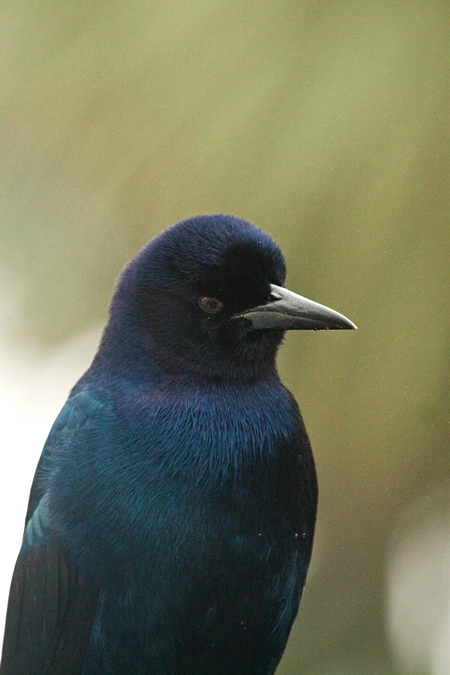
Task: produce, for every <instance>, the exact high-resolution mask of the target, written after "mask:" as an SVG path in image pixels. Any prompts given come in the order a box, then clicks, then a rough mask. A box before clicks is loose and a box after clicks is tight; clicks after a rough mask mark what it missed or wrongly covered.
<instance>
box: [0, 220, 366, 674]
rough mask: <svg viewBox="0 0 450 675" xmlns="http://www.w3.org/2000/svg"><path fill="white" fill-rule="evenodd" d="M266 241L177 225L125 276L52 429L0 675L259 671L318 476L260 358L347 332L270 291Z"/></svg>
mask: <svg viewBox="0 0 450 675" xmlns="http://www.w3.org/2000/svg"><path fill="white" fill-rule="evenodd" d="M285 277H286V265H285V261H284V257H283V254H282V252H281V250H280V248H279V247H278V245H277V244H276V243H275V242H274V241H273V239H272V238H271V237H270V236H269V235H268V234H266V233H265V232H263V231H262V230H261V229H259V228H258V227H256V226H255V225H253V224H252V223H250V222H248V221H246V220H243V219H241V218H238V217H235V216H230V215H224V214H213V215H202V216H194V217H191V218H188V219H185V220H183V221H181V222H179V223H177V224H175V225H173V226H172V227H169V228H168V229H167V230H165V231H164V232H162V233H161V234H160V235H159V236H157V237H156V238H154V239H153V240H151V241H150V242H149V243H148V244H147V245H146V246H145V247H144V248H143V249H142V250H141V251H140V252H139V253H138V254H137V255H136V257H135V258H133V260H132V261H131V262H130V263H129V264H128V265H127V266H126V267H125V269H124V271H123V272H122V274H121V276H120V278H119V281H118V283H117V285H116V288H115V292H114V294H113V298H112V301H111V304H110V310H109V320H108V323H107V325H106V328H105V330H104V333H103V336H102V339H101V342H100V346H99V348H98V351H97V353H96V355H95V357H94V359H93V362H92V365H91V366H90V368H89V369H88V370H87V371H86V373H85V374H84V375H83V376H82V377H81V379H80V380H79V381H78V383H77V384H76V385H75V386H74V387H73V389H72V390H71V392H70V395H69V397H68V400H67V402H66V404H65V405H64V407H63V408H62V411H61V413H60V414H59V416H58V417H57V419H56V421H55V423H54V425H53V427H52V428H51V430H50V433H49V436H48V439H47V441H46V443H45V446H44V449H43V452H42V455H41V458H40V460H39V463H38V466H37V469H36V473H35V477H34V481H33V484H32V487H31V491H30V499H29V505H28V510H27V515H26V524H25V530H24V535H23V542H22V547H21V550H20V552H19V556H18V559H17V563H16V566H15V570H14V574H13V579H12V582H11V589H10V596H9V603H8V610H7V618H6V627H5V636H4V643H3V652H2V662H1V666H0V674H1V675H119V674H120V675H272V674H273V673H274V672H275V670H276V668H277V666H278V663H279V661H280V659H281V657H282V654H283V651H284V649H285V646H286V642H287V640H288V636H289V633H290V630H291V627H292V624H293V622H294V619H295V617H296V614H297V611H298V607H299V603H300V599H301V595H302V590H303V586H304V583H305V580H306V575H307V571H308V566H309V562H310V558H311V553H312V546H313V536H314V527H315V520H316V510H317V497H318V488H317V478H316V471H315V467H314V460H313V455H312V451H311V446H310V443H309V440H308V435H307V432H306V429H305V426H304V423H303V420H302V417H301V414H300V411H299V408H298V405H297V403H296V401H295V399H294V397H293V396H292V394H291V393H290V392H289V391H288V390H287V389H286V388H285V386H284V385H283V384H282V382H281V380H280V378H279V375H278V372H277V367H276V354H277V350H278V348H279V346H280V344H281V343H282V341H283V337H284V334H285V332H286V331H287V330H322V329H354V328H356V326H355V325H354V324H353V323H352V322H351V321H350V320H349V319H347V318H346V317H344V316H343V315H342V314H339V313H338V312H335V311H333V310H331V309H329V308H327V307H325V306H323V305H320V304H318V303H315V302H313V301H311V300H308V299H306V298H304V297H302V296H299V295H297V294H295V293H293V292H292V291H289V290H288V289H286V288H285V286H284V283H285Z"/></svg>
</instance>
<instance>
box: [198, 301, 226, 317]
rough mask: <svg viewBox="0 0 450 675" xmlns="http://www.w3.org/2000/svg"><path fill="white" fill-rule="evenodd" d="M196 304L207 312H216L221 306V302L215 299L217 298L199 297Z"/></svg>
mask: <svg viewBox="0 0 450 675" xmlns="http://www.w3.org/2000/svg"><path fill="white" fill-rule="evenodd" d="M198 304H199V305H200V307H201V308H202V310H203V311H204V312H207V313H208V314H217V313H218V312H220V310H221V309H222V307H223V303H221V302H220V300H217V298H200V300H199V301H198Z"/></svg>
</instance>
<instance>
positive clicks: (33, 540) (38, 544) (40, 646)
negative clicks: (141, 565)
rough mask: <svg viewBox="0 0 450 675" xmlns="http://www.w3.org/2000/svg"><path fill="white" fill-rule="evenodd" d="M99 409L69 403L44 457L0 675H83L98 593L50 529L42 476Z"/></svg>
mask: <svg viewBox="0 0 450 675" xmlns="http://www.w3.org/2000/svg"><path fill="white" fill-rule="evenodd" d="M99 407H101V403H99V401H98V400H96V399H95V398H93V397H92V396H90V395H87V394H86V393H81V394H78V395H76V396H74V397H73V398H71V399H69V401H68V402H67V403H66V405H65V407H64V408H63V410H62V411H61V413H60V415H59V417H58V418H57V420H56V422H55V424H54V425H53V428H52V430H51V432H50V435H49V437H48V439H47V442H46V444H45V447H44V450H43V452H42V456H41V459H40V461H39V464H38V469H37V471H36V475H35V479H34V482H33V486H32V489H31V493H30V503H29V507H28V513H27V521H26V527H25V532H24V537H23V542H22V548H21V550H20V553H19V557H18V559H17V562H16V567H15V570H14V575H13V579H12V582H11V590H10V595H9V602H8V611H7V616H6V626H5V638H4V643H3V654H2V662H1V665H0V675H78V674H79V673H81V669H82V666H83V661H84V656H85V652H86V647H87V644H88V640H89V636H90V633H91V629H92V623H93V620H94V615H95V611H96V606H97V599H98V589H97V588H96V587H95V586H94V584H93V583H92V582H91V581H90V580H88V579H87V578H83V576H82V575H80V574H79V573H78V572H77V570H76V569H75V567H74V565H73V563H72V562H71V560H70V559H69V557H68V555H67V553H66V551H65V549H64V546H63V544H62V541H61V539H60V537H59V536H58V533H57V532H55V531H54V530H53V528H52V527H51V525H50V521H49V497H48V494H47V492H46V491H45V481H44V480H43V478H42V475H41V474H42V472H45V471H47V470H51V465H52V462H53V457H54V456H55V454H56V453H57V452H58V451H59V450H60V449H61V448H62V447H64V446H65V445H66V444H68V443H70V441H71V439H73V438H74V436H76V434H77V433H78V431H79V429H80V428H81V427H83V426H84V424H85V423H86V421H87V420H88V419H89V417H91V416H92V414H94V413H95V411H96V410H98V408H99Z"/></svg>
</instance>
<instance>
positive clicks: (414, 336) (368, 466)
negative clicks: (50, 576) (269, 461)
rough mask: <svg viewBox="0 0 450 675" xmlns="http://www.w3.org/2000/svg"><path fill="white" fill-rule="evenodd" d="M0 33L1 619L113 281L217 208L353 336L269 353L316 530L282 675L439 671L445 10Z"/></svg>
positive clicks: (288, 10)
mask: <svg viewBox="0 0 450 675" xmlns="http://www.w3.org/2000/svg"><path fill="white" fill-rule="evenodd" d="M0 35H1V37H0V62H1V68H0V167H1V168H0V238H1V239H0V243H1V246H0V369H1V376H0V403H1V405H0V434H1V451H0V482H1V484H0V500H1V503H0V517H1V522H0V526H1V531H2V555H1V569H0V575H1V576H0V602H1V616H2V618H1V619H0V621H3V615H4V610H5V606H6V600H7V593H8V589H9V581H10V576H11V573H12V568H13V565H14V561H15V558H16V555H17V552H18V549H19V546H20V540H21V535H22V523H23V519H24V516H25V510H26V504H27V496H28V491H29V487H30V484H31V480H32V476H33V473H34V469H35V465H36V462H37V459H38V456H39V453H40V450H41V447H42V444H43V442H44V440H45V437H46V435H47V433H48V430H49V428H50V425H51V423H52V421H53V419H54V417H55V416H56V414H57V412H58V411H59V409H60V407H61V406H62V404H63V403H64V400H65V398H66V396H67V393H68V391H69V389H70V387H71V386H72V385H73V384H74V382H75V381H76V380H77V378H78V377H79V376H80V375H81V373H82V372H83V370H84V369H85V368H86V367H87V366H88V365H89V362H90V360H91V358H92V356H93V354H94V352H95V349H96V345H97V342H98V339H99V336H100V334H101V329H102V325H103V324H104V322H105V319H106V316H107V306H108V302H109V298H110V296H111V292H112V290H113V287H114V281H115V278H116V277H117V275H118V273H119V272H120V270H121V268H122V266H123V265H124V264H125V263H126V262H127V261H128V259H129V258H130V257H132V256H133V255H134V254H135V253H136V252H137V251H138V250H139V248H140V247H141V246H143V244H144V243H145V242H146V241H148V240H149V239H150V238H152V237H153V236H154V235H156V234H157V233H158V232H160V231H161V230H162V229H164V228H166V227H167V226H169V225H171V224H172V223H174V222H176V221H177V220H179V219H181V218H185V217H187V216H190V215H193V214H198V213H206V212H225V213H232V214H235V215H239V216H241V217H244V218H247V219H249V220H252V221H254V222H255V223H257V224H258V225H259V226H260V227H262V228H263V229H265V230H267V231H268V232H269V233H270V234H271V235H272V236H273V237H274V238H275V239H276V240H277V241H278V242H279V244H280V245H281V247H282V248H283V250H284V252H285V254H286V258H287V263H288V280H287V283H288V286H289V288H291V289H292V290H294V291H297V292H299V293H300V294H302V295H305V296H307V297H310V298H312V299H314V300H316V301H318V302H321V303H323V304H326V305H328V306H330V307H333V308H334V309H336V310H338V311H340V312H342V313H344V314H346V315H347V316H348V317H349V318H351V319H352V320H353V321H355V323H356V324H357V325H358V327H359V331H358V332H357V333H348V332H342V333H341V332H337V333H327V332H325V333H312V334H309V333H294V334H289V336H288V337H287V340H286V343H285V345H284V347H283V349H282V351H281V354H280V358H279V365H280V371H281V374H282V377H283V379H284V381H285V383H286V384H287V385H288V387H289V388H290V389H291V390H292V391H293V392H294V394H295V396H296V398H297V400H298V401H299V403H300V407H301V409H302V412H303V416H304V418H305V421H306V425H307V428H308V431H309V433H310V437H311V441H312V445H313V448H314V451H315V457H316V461H317V468H318V473H319V480H320V509H319V521H318V532H317V538H316V545H315V552H314V556H313V565H312V569H311V574H310V577H309V579H308V583H307V587H306V591H305V595H304V600H303V603H302V606H301V610H300V614H299V617H298V620H297V623H296V625H295V628H294V630H293V633H292V636H291V639H290V642H289V646H288V648H287V650H286V654H285V657H284V659H283V661H282V664H281V665H280V667H279V670H278V671H277V675H278V673H279V674H280V675H300V674H301V675H403V674H405V675H448V673H449V672H450V437H449V436H450V434H449V431H450V426H449V424H450V411H449V404H450V348H449V333H450V311H449V282H450V228H449V212H450V209H449V206H450V204H449V195H450V190H449V168H450V166H449V119H450V116H449V112H450V110H449V99H450V85H449V81H450V80H449V75H450V72H449V71H450V4H449V3H448V0H442V1H438V0H410V1H409V2H398V0H371V2H358V1H356V0H260V2H242V1H241V0H227V1H225V0H190V1H189V2H186V1H183V0H145V1H144V0H136V1H135V2H133V3H125V2H120V1H118V0H110V1H109V2H104V1H103V0H102V1H100V0H86V1H84V2H79V0H47V1H46V2H43V1H42V2H35V1H34V0H3V2H2V4H1V7H0Z"/></svg>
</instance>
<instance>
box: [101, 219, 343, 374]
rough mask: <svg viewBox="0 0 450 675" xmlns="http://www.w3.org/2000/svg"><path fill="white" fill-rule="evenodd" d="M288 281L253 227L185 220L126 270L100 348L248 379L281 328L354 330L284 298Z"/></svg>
mask: <svg viewBox="0 0 450 675" xmlns="http://www.w3.org/2000/svg"><path fill="white" fill-rule="evenodd" d="M285 276H286V267H285V262H284V258H283V254H282V253H281V250H280V249H279V247H278V246H277V244H276V243H275V242H274V241H273V240H272V239H271V238H270V237H269V236H268V235H267V234H266V233H264V232H262V231H261V230H259V229H258V228H257V227H255V226H254V225H252V224H251V223H249V222H247V221H245V220H241V219H239V218H235V217H233V216H225V215H208V216H197V217H195V218H190V219H188V220H184V221H182V222H180V223H178V224H177V225H174V226H173V227H171V228H169V229H168V230H166V231H165V232H163V233H162V234H161V235H159V236H158V237H157V238H156V239H154V240H152V241H151V242H150V243H149V244H147V246H146V247H145V248H144V249H143V250H142V251H141V252H140V253H139V254H138V255H137V256H136V257H135V258H134V259H133V260H132V261H131V262H130V263H129V264H128V266H127V267H126V268H125V270H124V272H123V274H122V276H121V278H120V280H119V283H118V286H117V289H116V293H115V295H114V298H113V301H112V304H111V318H110V323H109V327H108V329H107V331H106V334H105V340H104V346H103V347H104V349H108V347H109V346H111V344H115V343H117V344H119V343H121V344H122V345H123V347H124V349H127V350H132V353H133V351H134V354H135V356H136V357H137V358H139V359H145V358H146V357H145V356H144V354H148V356H149V357H150V358H151V360H152V362H153V363H155V362H156V365H157V366H158V367H159V368H160V369H162V370H163V371H166V372H171V373H180V374H187V375H189V374H191V375H194V376H195V377H204V378H207V379H215V378H220V379H223V378H225V379H228V380H249V379H254V378H257V377H260V376H263V375H264V374H266V373H267V372H268V371H270V370H271V369H274V367H275V355H276V351H277V348H278V346H279V345H280V343H281V341H282V338H283V334H284V332H285V331H286V330H290V329H312V330H320V329H338V328H355V326H354V324H352V322H351V321H349V320H348V319H346V318H345V317H343V316H342V315H341V314H338V313H337V312H334V311H333V310H330V309H328V308H326V307H323V306H322V305H318V304H317V303H314V302H312V301H310V300H307V299H306V298H302V297H301V296H298V295H296V294H295V293H292V292H290V291H288V290H286V289H285V288H284V287H283V285H284V280H285ZM118 341H119V342H118ZM127 343H128V347H127ZM116 346H117V345H116Z"/></svg>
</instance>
